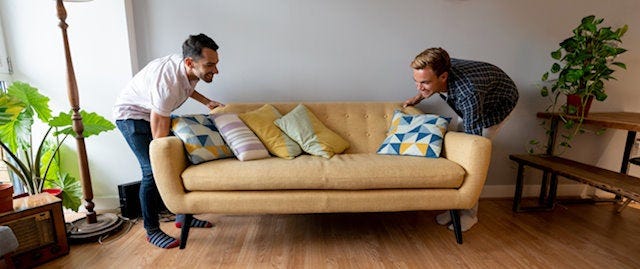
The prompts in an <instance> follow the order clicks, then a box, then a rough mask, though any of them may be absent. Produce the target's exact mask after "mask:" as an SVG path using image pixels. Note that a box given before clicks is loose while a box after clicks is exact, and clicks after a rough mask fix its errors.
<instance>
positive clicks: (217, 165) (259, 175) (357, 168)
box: [182, 153, 465, 191]
mask: <svg viewBox="0 0 640 269" xmlns="http://www.w3.org/2000/svg"><path fill="white" fill-rule="evenodd" d="M464 176H465V171H464V169H463V168H462V167H460V166H459V165H458V164H456V163H454V162H452V161H449V160H447V159H445V158H437V159H436V158H421V157H408V156H392V155H377V154H375V153H363V154H340V155H335V156H334V157H333V158H331V159H326V158H321V157H317V156H311V155H302V156H299V157H298V158H295V159H293V160H288V161H283V160H282V159H279V158H267V159H260V160H255V161H251V162H240V161H238V160H235V159H224V160H217V161H215V162H208V163H204V164H201V165H195V166H190V167H188V168H187V169H186V170H185V171H184V172H183V173H182V178H183V183H184V186H185V188H186V189H187V190H189V191H212V190H284V189H288V190H291V189H305V190H306V189H321V190H361V189H411V188H458V187H460V185H461V184H462V181H463V177H464Z"/></svg>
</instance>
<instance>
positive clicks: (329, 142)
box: [275, 104, 349, 158]
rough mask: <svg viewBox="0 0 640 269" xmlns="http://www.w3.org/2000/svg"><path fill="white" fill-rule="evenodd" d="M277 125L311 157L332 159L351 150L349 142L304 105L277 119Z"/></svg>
mask: <svg viewBox="0 0 640 269" xmlns="http://www.w3.org/2000/svg"><path fill="white" fill-rule="evenodd" d="M275 124H276V125H277V126H278V127H279V128H280V129H281V130H282V131H284V132H285V133H286V134H287V135H288V136H289V137H291V139H293V140H294V141H296V142H297V143H298V144H300V147H302V150H304V151H305V152H306V153H309V154H311V155H316V156H322V157H325V158H331V157H332V156H333V155H334V154H337V153H342V152H343V151H345V150H346V149H347V148H349V142H347V141H346V140H344V139H343V138H342V137H340V136H339V135H337V134H336V133H334V132H333V131H331V130H330V129H329V128H327V127H326V126H325V125H324V124H323V123H322V122H321V121H320V120H319V119H318V117H316V116H315V115H314V114H313V113H311V111H310V110H309V109H308V108H307V107H306V106H304V105H303V104H299V105H298V106H296V108H294V109H293V110H291V112H289V113H287V115H284V116H283V117H282V118H280V119H277V120H276V121H275Z"/></svg>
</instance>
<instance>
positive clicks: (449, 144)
mask: <svg viewBox="0 0 640 269" xmlns="http://www.w3.org/2000/svg"><path fill="white" fill-rule="evenodd" d="M443 157H445V158H447V159H448V160H450V161H453V162H455V163H457V164H459V165H460V166H462V168H464V170H465V171H466V174H465V177H464V181H463V182H462V186H460V189H459V195H460V196H459V201H460V207H461V208H462V209H466V208H471V207H473V206H474V205H475V203H476V202H477V201H478V199H479V198H480V193H481V192H482V188H483V187H484V183H485V181H486V179H487V173H488V171H489V164H490V163H491V140H489V139H487V138H485V137H482V136H477V135H470V134H465V133H461V132H447V134H446V135H445V137H444V148H443Z"/></svg>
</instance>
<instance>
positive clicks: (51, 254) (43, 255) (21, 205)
mask: <svg viewBox="0 0 640 269" xmlns="http://www.w3.org/2000/svg"><path fill="white" fill-rule="evenodd" d="M0 225H4V226H9V228H11V230H13V233H14V234H15V236H16V238H17V239H18V244H19V245H18V249H16V250H15V251H14V252H13V254H12V255H11V260H12V263H13V264H14V265H15V267H16V268H31V267H34V266H35V265H38V264H42V263H44V262H47V261H49V260H51V259H53V258H56V257H59V256H62V255H65V254H67V253H69V245H68V243H67V236H66V230H65V223H64V217H63V216H62V203H61V202H60V199H58V198H56V197H54V196H52V195H49V194H47V193H41V194H37V195H32V196H27V197H23V198H18V199H14V211H10V212H5V213H2V214H0Z"/></svg>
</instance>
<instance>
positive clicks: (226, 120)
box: [211, 113, 269, 161]
mask: <svg viewBox="0 0 640 269" xmlns="http://www.w3.org/2000/svg"><path fill="white" fill-rule="evenodd" d="M211 119H212V120H213V122H214V123H215V125H216V127H217V128H218V131H220V134H221V135H222V138H224V140H225V141H227V144H228V145H229V147H230V148H231V150H232V151H233V153H234V154H235V155H236V157H237V158H238V160H241V161H249V160H256V159H263V158H267V157H269V151H267V149H266V148H265V147H264V145H263V144H262V142H260V139H258V137H257V136H256V135H255V134H254V133H253V132H252V131H251V129H249V127H247V125H245V124H244V122H242V120H240V118H238V115H237V114H235V113H219V114H213V115H211Z"/></svg>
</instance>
